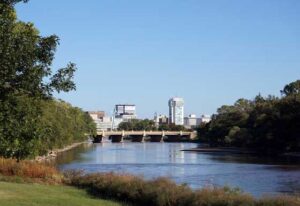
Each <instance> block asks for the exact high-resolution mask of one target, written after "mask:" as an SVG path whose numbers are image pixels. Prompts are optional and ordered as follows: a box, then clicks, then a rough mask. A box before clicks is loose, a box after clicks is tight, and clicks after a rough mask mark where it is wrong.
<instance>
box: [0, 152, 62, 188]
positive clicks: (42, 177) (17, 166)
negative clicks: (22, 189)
mask: <svg viewBox="0 0 300 206" xmlns="http://www.w3.org/2000/svg"><path fill="white" fill-rule="evenodd" d="M0 174H1V175H2V176H5V177H20V178H23V179H24V180H26V179H27V180H28V179H30V180H31V181H34V182H43V183H50V184H55V183H61V182H62V175H61V174H60V173H59V172H58V171H57V170H56V168H54V167H52V166H50V165H46V164H41V163H37V162H34V161H26V160H25V161H20V162H17V161H16V160H15V159H4V158H0ZM6 179H7V178H6ZM8 179H9V178H8ZM10 179H14V178H10Z"/></svg>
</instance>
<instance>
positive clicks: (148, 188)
mask: <svg viewBox="0 0 300 206" xmlns="http://www.w3.org/2000/svg"><path fill="white" fill-rule="evenodd" d="M65 183H66V184H69V185H73V186H76V187H79V188H84V189H86V190H87V191H88V192H89V193H90V194H92V195H94V196H96V197H101V198H108V199H116V200H120V201H122V202H127V203H130V204H133V205H147V206H297V205H298V206H300V200H299V199H297V198H296V197H287V196H278V197H268V198H266V197H265V198H261V199H254V198H253V197H252V196H250V195H248V194H245V193H243V192H242V191H240V190H238V189H236V188H234V189H230V188H228V187H224V188H214V187H213V188H204V189H199V190H192V189H191V188H189V187H187V186H186V185H177V184H176V183H174V182H173V181H171V180H170V179H168V178H157V179H154V180H145V179H143V178H142V177H137V176H133V175H128V174H115V173H95V174H84V173H82V172H76V171H69V172H67V173H65Z"/></svg>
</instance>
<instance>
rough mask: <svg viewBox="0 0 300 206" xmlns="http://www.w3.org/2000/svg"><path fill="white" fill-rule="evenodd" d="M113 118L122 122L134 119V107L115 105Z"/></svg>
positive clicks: (132, 105)
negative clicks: (122, 120)
mask: <svg viewBox="0 0 300 206" xmlns="http://www.w3.org/2000/svg"><path fill="white" fill-rule="evenodd" d="M114 115H115V118H121V119H124V120H128V119H136V118H137V115H136V106H135V105H134V104H117V105H116V106H115V114H114Z"/></svg>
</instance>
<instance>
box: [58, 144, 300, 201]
mask: <svg viewBox="0 0 300 206" xmlns="http://www.w3.org/2000/svg"><path fill="white" fill-rule="evenodd" d="M195 147H197V144H195V143H150V142H146V143H131V142H125V143H110V142H105V143H100V144H84V145H81V146H79V147H77V148H75V149H72V150H70V151H67V152H64V153H62V154H61V155H59V157H58V159H57V164H58V167H59V168H60V169H61V170H68V169H80V170H84V171H86V172H110V171H114V172H120V173H130V174H135V175H142V176H144V177H145V178H147V179H149V178H155V177H160V176H165V177H170V178H171V179H173V180H174V181H176V182H177V183H186V184H188V185H189V186H191V187H192V188H202V187H206V186H230V187H238V188H240V189H242V190H243V191H245V192H248V193H251V194H253V195H254V196H256V197H260V196H261V195H264V194H267V195H273V194H280V193H281V194H282V193H288V194H292V193H293V194H300V165H299V162H295V161H288V160H286V159H284V160H282V159H279V160H278V159H276V160H274V159H268V158H261V157H253V156H246V155H233V154H203V153H197V152H182V151H180V150H182V149H189V148H195Z"/></svg>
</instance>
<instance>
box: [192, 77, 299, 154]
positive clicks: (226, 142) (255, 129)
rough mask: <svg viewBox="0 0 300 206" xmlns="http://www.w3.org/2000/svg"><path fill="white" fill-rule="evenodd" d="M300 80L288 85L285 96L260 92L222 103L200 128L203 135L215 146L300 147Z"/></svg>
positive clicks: (271, 150) (274, 150) (276, 150)
mask: <svg viewBox="0 0 300 206" xmlns="http://www.w3.org/2000/svg"><path fill="white" fill-rule="evenodd" d="M299 82H300V81H299V80H297V81H295V82H292V83H290V84H288V85H286V86H285V87H284V89H283V90H282V91H283V92H282V93H283V94H284V96H283V97H281V98H277V97H274V96H268V97H265V98H264V97H262V96H261V95H258V96H256V97H255V99H254V100H245V99H240V100H238V101H237V102H236V103H235V104H234V105H231V106H222V107H220V108H219V109H218V111H217V114H215V115H213V118H212V121H211V122H210V123H208V124H206V125H201V126H200V127H199V128H198V133H199V136H200V139H201V140H202V141H206V142H209V143H210V144H211V145H213V146H237V147H247V148H253V149H256V150H258V151H260V152H263V153H272V154H277V153H282V152H293V151H300V93H299V88H300V87H299Z"/></svg>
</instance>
